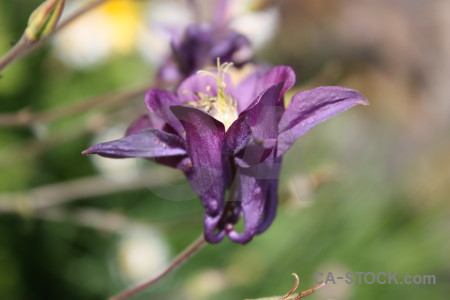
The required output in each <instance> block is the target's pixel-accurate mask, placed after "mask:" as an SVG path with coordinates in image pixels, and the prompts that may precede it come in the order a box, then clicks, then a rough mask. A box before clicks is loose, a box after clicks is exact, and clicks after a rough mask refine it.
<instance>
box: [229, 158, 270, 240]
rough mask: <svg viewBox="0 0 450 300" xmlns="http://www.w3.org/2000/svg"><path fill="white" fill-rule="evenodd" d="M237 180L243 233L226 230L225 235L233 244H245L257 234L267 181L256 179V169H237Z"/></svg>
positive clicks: (262, 211)
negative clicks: (242, 218)
mask: <svg viewBox="0 0 450 300" xmlns="http://www.w3.org/2000/svg"><path fill="white" fill-rule="evenodd" d="M236 176H238V178H239V196H240V197H239V199H240V200H241V201H242V203H241V209H242V214H243V216H244V232H242V233H238V232H236V231H235V230H234V229H232V228H231V229H228V230H227V234H228V236H229V237H230V239H231V240H232V241H234V242H237V243H241V244H246V243H248V242H250V241H251V240H252V239H253V236H254V235H255V234H256V233H257V232H258V227H259V224H260V223H261V219H262V216H263V213H264V205H265V200H266V195H267V184H266V183H267V181H265V180H261V179H258V178H257V177H258V175H257V167H256V166H255V167H251V168H247V169H243V168H241V169H239V171H238V174H237V175H236Z"/></svg>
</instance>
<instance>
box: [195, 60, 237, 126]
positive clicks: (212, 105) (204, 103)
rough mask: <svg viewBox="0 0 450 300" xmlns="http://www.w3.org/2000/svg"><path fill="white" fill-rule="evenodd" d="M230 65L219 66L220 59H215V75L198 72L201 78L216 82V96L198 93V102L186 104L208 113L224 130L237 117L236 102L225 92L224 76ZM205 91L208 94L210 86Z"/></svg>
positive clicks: (208, 72)
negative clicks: (209, 78) (207, 77)
mask: <svg viewBox="0 0 450 300" xmlns="http://www.w3.org/2000/svg"><path fill="white" fill-rule="evenodd" d="M232 65H233V64H232V63H223V64H220V59H219V58H217V74H216V73H215V72H212V71H206V70H200V71H198V72H197V74H199V75H201V76H212V77H213V78H214V79H215V80H216V85H217V96H212V95H211V94H210V93H209V94H205V93H201V92H198V93H196V95H197V96H198V98H199V100H198V101H195V102H189V103H187V104H189V105H192V106H194V107H197V108H200V109H202V110H204V111H206V112H208V113H210V114H211V115H212V116H213V117H214V118H216V119H217V120H219V121H221V122H222V123H223V124H224V125H225V130H226V129H228V128H229V127H230V126H231V124H232V123H233V122H234V120H236V119H237V116H238V114H237V109H236V101H235V100H234V99H233V97H232V96H231V95H228V94H227V93H226V91H225V88H226V82H225V76H226V74H227V71H228V69H229V68H230V67H231V66H232ZM206 90H207V91H208V92H209V91H210V90H211V86H208V87H207V88H206Z"/></svg>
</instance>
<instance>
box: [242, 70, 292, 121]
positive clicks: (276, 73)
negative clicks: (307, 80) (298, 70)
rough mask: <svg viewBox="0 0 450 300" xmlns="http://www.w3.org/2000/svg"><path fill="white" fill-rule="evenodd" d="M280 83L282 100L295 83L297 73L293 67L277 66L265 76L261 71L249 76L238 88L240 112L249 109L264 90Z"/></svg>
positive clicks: (279, 96)
mask: <svg viewBox="0 0 450 300" xmlns="http://www.w3.org/2000/svg"><path fill="white" fill-rule="evenodd" d="M279 83H281V84H282V88H281V90H280V91H279V95H278V99H281V97H282V96H283V95H284V93H285V92H286V91H287V90H289V89H290V88H291V87H292V86H293V85H294V83H295V73H294V70H292V68H291V67H288V66H277V67H273V68H272V69H270V70H269V71H267V72H266V73H264V74H263V75H261V73H260V71H257V72H255V73H253V74H252V75H250V76H248V77H247V78H246V79H244V80H243V81H242V82H241V83H240V84H239V85H238V86H237V87H236V93H235V95H237V98H238V110H239V112H241V111H243V110H245V109H246V108H248V107H249V106H250V104H252V102H253V101H254V100H255V99H256V97H257V96H258V95H260V94H261V93H262V92H263V91H264V90H266V89H268V88H269V87H271V86H273V85H277V84H279Z"/></svg>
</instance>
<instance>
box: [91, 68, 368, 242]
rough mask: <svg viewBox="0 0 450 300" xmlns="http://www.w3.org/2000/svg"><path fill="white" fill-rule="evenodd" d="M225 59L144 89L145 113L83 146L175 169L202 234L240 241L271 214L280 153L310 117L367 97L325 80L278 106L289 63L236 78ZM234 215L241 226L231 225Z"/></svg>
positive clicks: (310, 123) (288, 83)
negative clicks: (164, 86) (123, 130)
mask: <svg viewBox="0 0 450 300" xmlns="http://www.w3.org/2000/svg"><path fill="white" fill-rule="evenodd" d="M227 67H228V65H227V64H224V65H222V66H220V67H219V70H218V72H215V73H212V72H199V73H197V74H194V75H192V76H190V77H189V78H187V79H186V80H185V81H184V82H182V83H181V85H180V86H179V88H178V91H177V93H171V92H168V91H164V90H159V89H151V90H149V91H148V92H147V94H146V96H145V103H146V105H147V107H148V109H149V111H150V114H149V115H147V116H144V117H142V118H141V119H139V120H138V121H136V122H135V123H134V124H132V125H131V126H130V128H129V130H128V132H127V136H126V137H124V138H122V139H119V140H116V141H111V142H106V143H102V144H98V145H95V146H93V147H91V148H89V149H87V150H86V151H84V152H83V153H84V154H99V155H102V156H106V157H112V158H125V157H144V158H148V159H152V160H155V161H157V162H160V163H162V164H165V165H167V166H171V167H174V168H178V169H180V170H182V171H183V172H184V173H185V175H186V177H187V178H188V180H189V181H190V183H191V186H192V188H193V189H194V190H195V192H196V193H197V194H198V195H199V197H200V199H201V201H202V204H203V206H204V208H205V218H204V229H205V232H204V234H205V238H206V240H207V241H208V242H210V243H217V242H219V241H221V240H222V239H223V238H224V236H225V235H228V237H229V238H230V239H231V240H233V241H234V242H238V243H242V244H245V243H247V242H249V241H250V240H251V239H252V238H253V236H254V235H256V234H259V233H262V232H263V231H265V230H266V229H267V228H268V227H269V226H270V224H271V223H272V221H273V219H274V217H275V214H276V209H277V202H278V198H277V188H278V178H279V173H280V167H281V160H282V156H283V154H284V153H285V152H286V151H287V150H288V149H289V148H290V147H291V146H292V145H293V143H294V142H295V141H296V140H297V139H298V138H299V137H300V136H302V135H303V134H305V133H306V132H307V131H308V130H310V129H311V128H312V127H314V126H315V125H317V124H319V123H321V122H323V121H325V120H326V119H328V118H330V117H332V116H334V115H336V114H338V113H340V112H342V111H344V110H346V109H348V108H350V107H352V106H354V105H356V104H363V105H367V104H368V102H367V100H366V99H365V98H364V97H363V96H362V95H361V94H360V93H358V92H357V91H355V90H351V89H347V88H343V87H336V86H328V87H319V88H316V89H313V90H309V91H304V92H300V93H297V94H295V95H294V96H293V97H292V99H291V100H290V102H289V104H288V105H287V107H286V108H285V107H284V101H283V98H284V93H285V92H286V91H287V90H288V89H289V88H291V87H292V86H293V85H294V83H295V74H294V72H293V70H292V69H291V68H290V67H287V66H278V67H274V68H272V69H270V70H269V71H268V72H266V73H264V74H258V73H254V74H253V75H251V76H249V77H247V78H246V79H244V80H243V81H241V82H240V84H238V85H237V86H234V85H233V84H232V83H231V80H230V78H229V76H228V75H227V74H226V68H227ZM227 191H229V193H228V195H229V197H228V198H227V199H226V198H225V194H226V192H227ZM241 215H242V216H243V219H244V230H243V232H242V233H238V232H237V231H236V230H235V229H234V225H235V224H236V223H237V222H238V220H239V217H240V216H241Z"/></svg>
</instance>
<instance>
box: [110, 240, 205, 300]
mask: <svg viewBox="0 0 450 300" xmlns="http://www.w3.org/2000/svg"><path fill="white" fill-rule="evenodd" d="M205 244H206V241H205V239H204V237H203V235H202V236H201V237H199V238H198V239H197V240H196V241H195V242H194V243H192V244H191V245H190V246H189V247H188V248H186V250H184V251H183V252H182V253H181V254H180V255H179V256H178V257H177V258H175V260H174V261H173V262H172V263H171V264H170V265H169V266H168V267H167V268H166V269H165V270H164V271H163V272H161V273H160V274H159V275H157V276H156V277H153V278H150V279H148V280H146V281H144V282H142V283H140V284H138V285H136V286H134V287H131V288H130V289H127V290H125V291H123V292H121V293H120V294H118V295H116V296H113V297H111V298H110V299H109V300H124V299H128V298H130V297H131V296H133V295H135V294H137V293H139V292H141V291H143V290H145V289H146V288H149V287H151V286H153V285H154V284H155V283H157V282H158V281H160V280H161V279H163V278H164V277H166V276H167V275H168V274H169V273H170V272H172V271H173V270H174V269H175V268H177V267H178V266H180V265H181V264H182V263H183V262H185V261H186V260H187V259H188V258H190V257H191V256H192V255H193V254H194V253H196V252H197V251H199V250H200V249H201V248H202V247H203V245H205Z"/></svg>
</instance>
